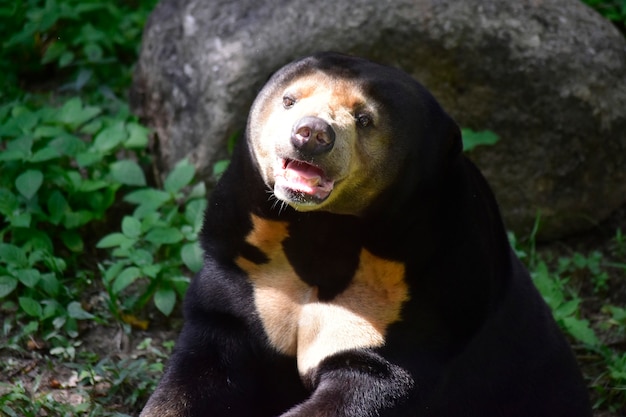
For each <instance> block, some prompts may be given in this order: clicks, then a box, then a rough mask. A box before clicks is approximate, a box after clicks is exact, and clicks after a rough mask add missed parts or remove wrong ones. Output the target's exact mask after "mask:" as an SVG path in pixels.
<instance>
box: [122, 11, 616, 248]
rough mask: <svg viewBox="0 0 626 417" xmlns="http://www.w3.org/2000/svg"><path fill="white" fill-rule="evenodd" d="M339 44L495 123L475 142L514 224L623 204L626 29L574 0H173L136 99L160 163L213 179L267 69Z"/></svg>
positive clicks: (549, 223)
mask: <svg viewBox="0 0 626 417" xmlns="http://www.w3.org/2000/svg"><path fill="white" fill-rule="evenodd" d="M320 50H334V51H340V52H345V53H351V54H356V55H361V56H364V57H366V58H370V59H373V60H376V61H379V62H382V63H387V64H390V65H394V66H398V67H400V68H402V69H404V70H405V71H407V72H409V73H410V74H412V75H413V76H414V77H415V78H417V79H418V80H420V81H421V82H422V83H423V84H425V85H426V86H427V87H428V88H429V89H430V90H431V91H432V92H433V93H434V95H435V96H436V97H437V98H438V99H439V101H440V102H441V103H442V105H443V106H444V107H445V108H446V109H447V110H448V111H449V112H450V114H451V115H452V116H453V117H454V118H455V119H456V120H457V121H458V122H459V124H460V125H461V126H463V127H468V128H472V129H474V130H483V129H489V130H492V131H494V132H496V133H497V134H498V135H499V136H500V138H501V139H500V141H499V142H498V144H497V145H495V146H492V147H482V148H478V149H476V150H474V151H472V152H471V157H472V159H474V161H475V162H476V163H477V164H478V165H479V167H480V168H481V169H482V170H483V172H484V173H485V175H486V176H487V178H488V180H489V181H490V183H491V185H492V187H493V188H494V191H495V193H496V196H497V198H498V201H499V202H500V205H501V207H502V210H503V212H504V217H505V222H506V223H507V227H509V228H512V229H513V230H515V231H516V232H517V233H519V234H522V235H527V234H528V232H529V231H530V229H531V227H532V225H533V223H534V221H535V218H536V216H537V213H538V212H539V213H541V236H542V237H544V238H552V237H559V236H564V235H568V234H572V233H575V232H577V231H581V230H584V229H585V228H589V227H591V226H593V225H594V224H596V223H597V222H599V221H601V220H602V219H604V218H605V217H607V216H608V215H609V214H610V213H611V211H613V210H615V209H616V208H617V207H619V206H620V205H622V204H623V203H624V202H626V40H625V39H624V37H623V36H622V35H621V34H620V33H619V32H618V31H617V30H616V29H615V28H614V27H613V26H611V24H610V23H608V22H607V21H605V20H603V19H602V18H601V17H600V16H599V15H597V14H596V13H595V12H594V11H592V10H591V9H589V8H587V7H586V6H584V5H583V4H582V3H581V2H580V1H579V0H550V1H544V0H518V1H509V0H467V1H462V2H460V1H454V0H437V1H433V0H388V1H373V0H354V1H349V2H348V1H345V2H344V1H336V0H320V1H316V2H312V1H309V0H291V1H287V0H278V1H277V0H271V1H270V0H237V1H231V0H212V1H210V2H209V1H204V0H162V1H161V2H160V4H159V5H158V6H157V8H156V9H155V10H154V12H153V14H152V16H151V18H150V19H149V22H148V24H147V26H146V29H145V33H144V40H143V45H142V50H141V56H140V60H139V62H138V65H137V69H136V72H135V79H134V85H133V89H132V93H131V102H132V105H133V108H134V110H135V111H136V112H137V114H139V115H140V117H141V118H142V119H143V120H144V121H145V122H146V123H147V124H148V125H149V126H151V127H152V128H154V130H155V133H156V134H155V141H154V145H155V150H156V151H157V154H158V155H159V163H160V164H161V166H160V168H161V169H163V170H167V169H169V168H170V167H172V166H173V165H174V164H175V163H176V162H177V161H178V160H180V159H181V158H184V157H188V158H190V160H191V161H193V162H194V163H195V164H196V165H197V166H198V167H199V169H200V170H201V173H202V175H203V176H204V178H206V179H210V176H211V166H212V164H213V163H214V162H215V161H217V160H219V159H224V158H226V157H227V154H226V146H225V144H226V142H227V141H228V140H229V138H231V137H234V136H236V135H238V134H240V133H241V132H242V131H243V129H244V126H245V120H246V116H247V111H248V108H249V106H250V104H251V102H252V100H253V98H254V96H255V94H256V92H257V91H258V89H259V88H260V87H261V86H262V85H263V83H264V82H265V80H266V79H267V77H268V75H269V74H270V73H271V72H273V71H274V70H276V69H277V68H279V67H280V66H282V65H283V64H285V63H287V62H289V61H291V60H293V59H295V58H298V57H300V56H303V55H306V54H309V53H312V52H315V51H320Z"/></svg>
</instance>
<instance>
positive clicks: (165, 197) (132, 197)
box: [124, 188, 172, 208]
mask: <svg viewBox="0 0 626 417" xmlns="http://www.w3.org/2000/svg"><path fill="white" fill-rule="evenodd" d="M171 199H172V196H171V195H170V193H167V192H165V191H161V190H155V189H154V188H145V189H141V190H137V191H133V192H131V193H128V194H126V196H125V197H124V201H126V202H128V203H133V204H144V205H148V206H151V207H154V208H158V207H160V206H161V205H163V204H164V203H166V202H168V201H170V200H171Z"/></svg>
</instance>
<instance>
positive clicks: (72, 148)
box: [49, 133, 86, 157]
mask: <svg viewBox="0 0 626 417" xmlns="http://www.w3.org/2000/svg"><path fill="white" fill-rule="evenodd" d="M55 136H56V137H55V138H54V139H53V140H51V141H50V145H49V146H51V147H53V148H54V149H56V150H57V151H58V152H59V153H60V154H62V155H67V156H72V157H74V156H76V155H78V154H79V153H80V152H84V151H85V148H86V145H85V142H83V141H82V140H80V139H79V138H78V137H76V136H74V135H70V134H69V133H62V134H59V135H55Z"/></svg>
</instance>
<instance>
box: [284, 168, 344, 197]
mask: <svg viewBox="0 0 626 417" xmlns="http://www.w3.org/2000/svg"><path fill="white" fill-rule="evenodd" d="M284 178H285V180H286V181H287V185H288V186H289V188H291V189H293V190H294V191H299V192H302V193H306V194H311V195H314V196H315V197H318V198H326V197H327V196H328V194H330V192H331V191H332V189H333V183H334V182H333V181H332V180H329V179H328V178H325V175H324V171H322V170H321V169H320V168H318V167H316V166H314V165H311V164H309V163H306V162H302V161H295V160H288V161H286V163H285V171H284Z"/></svg>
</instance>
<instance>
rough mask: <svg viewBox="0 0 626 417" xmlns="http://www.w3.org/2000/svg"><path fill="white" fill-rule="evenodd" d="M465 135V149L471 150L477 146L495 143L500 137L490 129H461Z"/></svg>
mask: <svg viewBox="0 0 626 417" xmlns="http://www.w3.org/2000/svg"><path fill="white" fill-rule="evenodd" d="M461 133H462V135H463V151H465V152H467V151H471V150H472V149H474V148H475V147H477V146H483V145H495V144H496V143H497V142H498V141H499V140H500V138H499V137H498V135H496V134H495V133H494V132H492V131H490V130H483V131H480V132H475V131H473V130H471V129H461Z"/></svg>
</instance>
